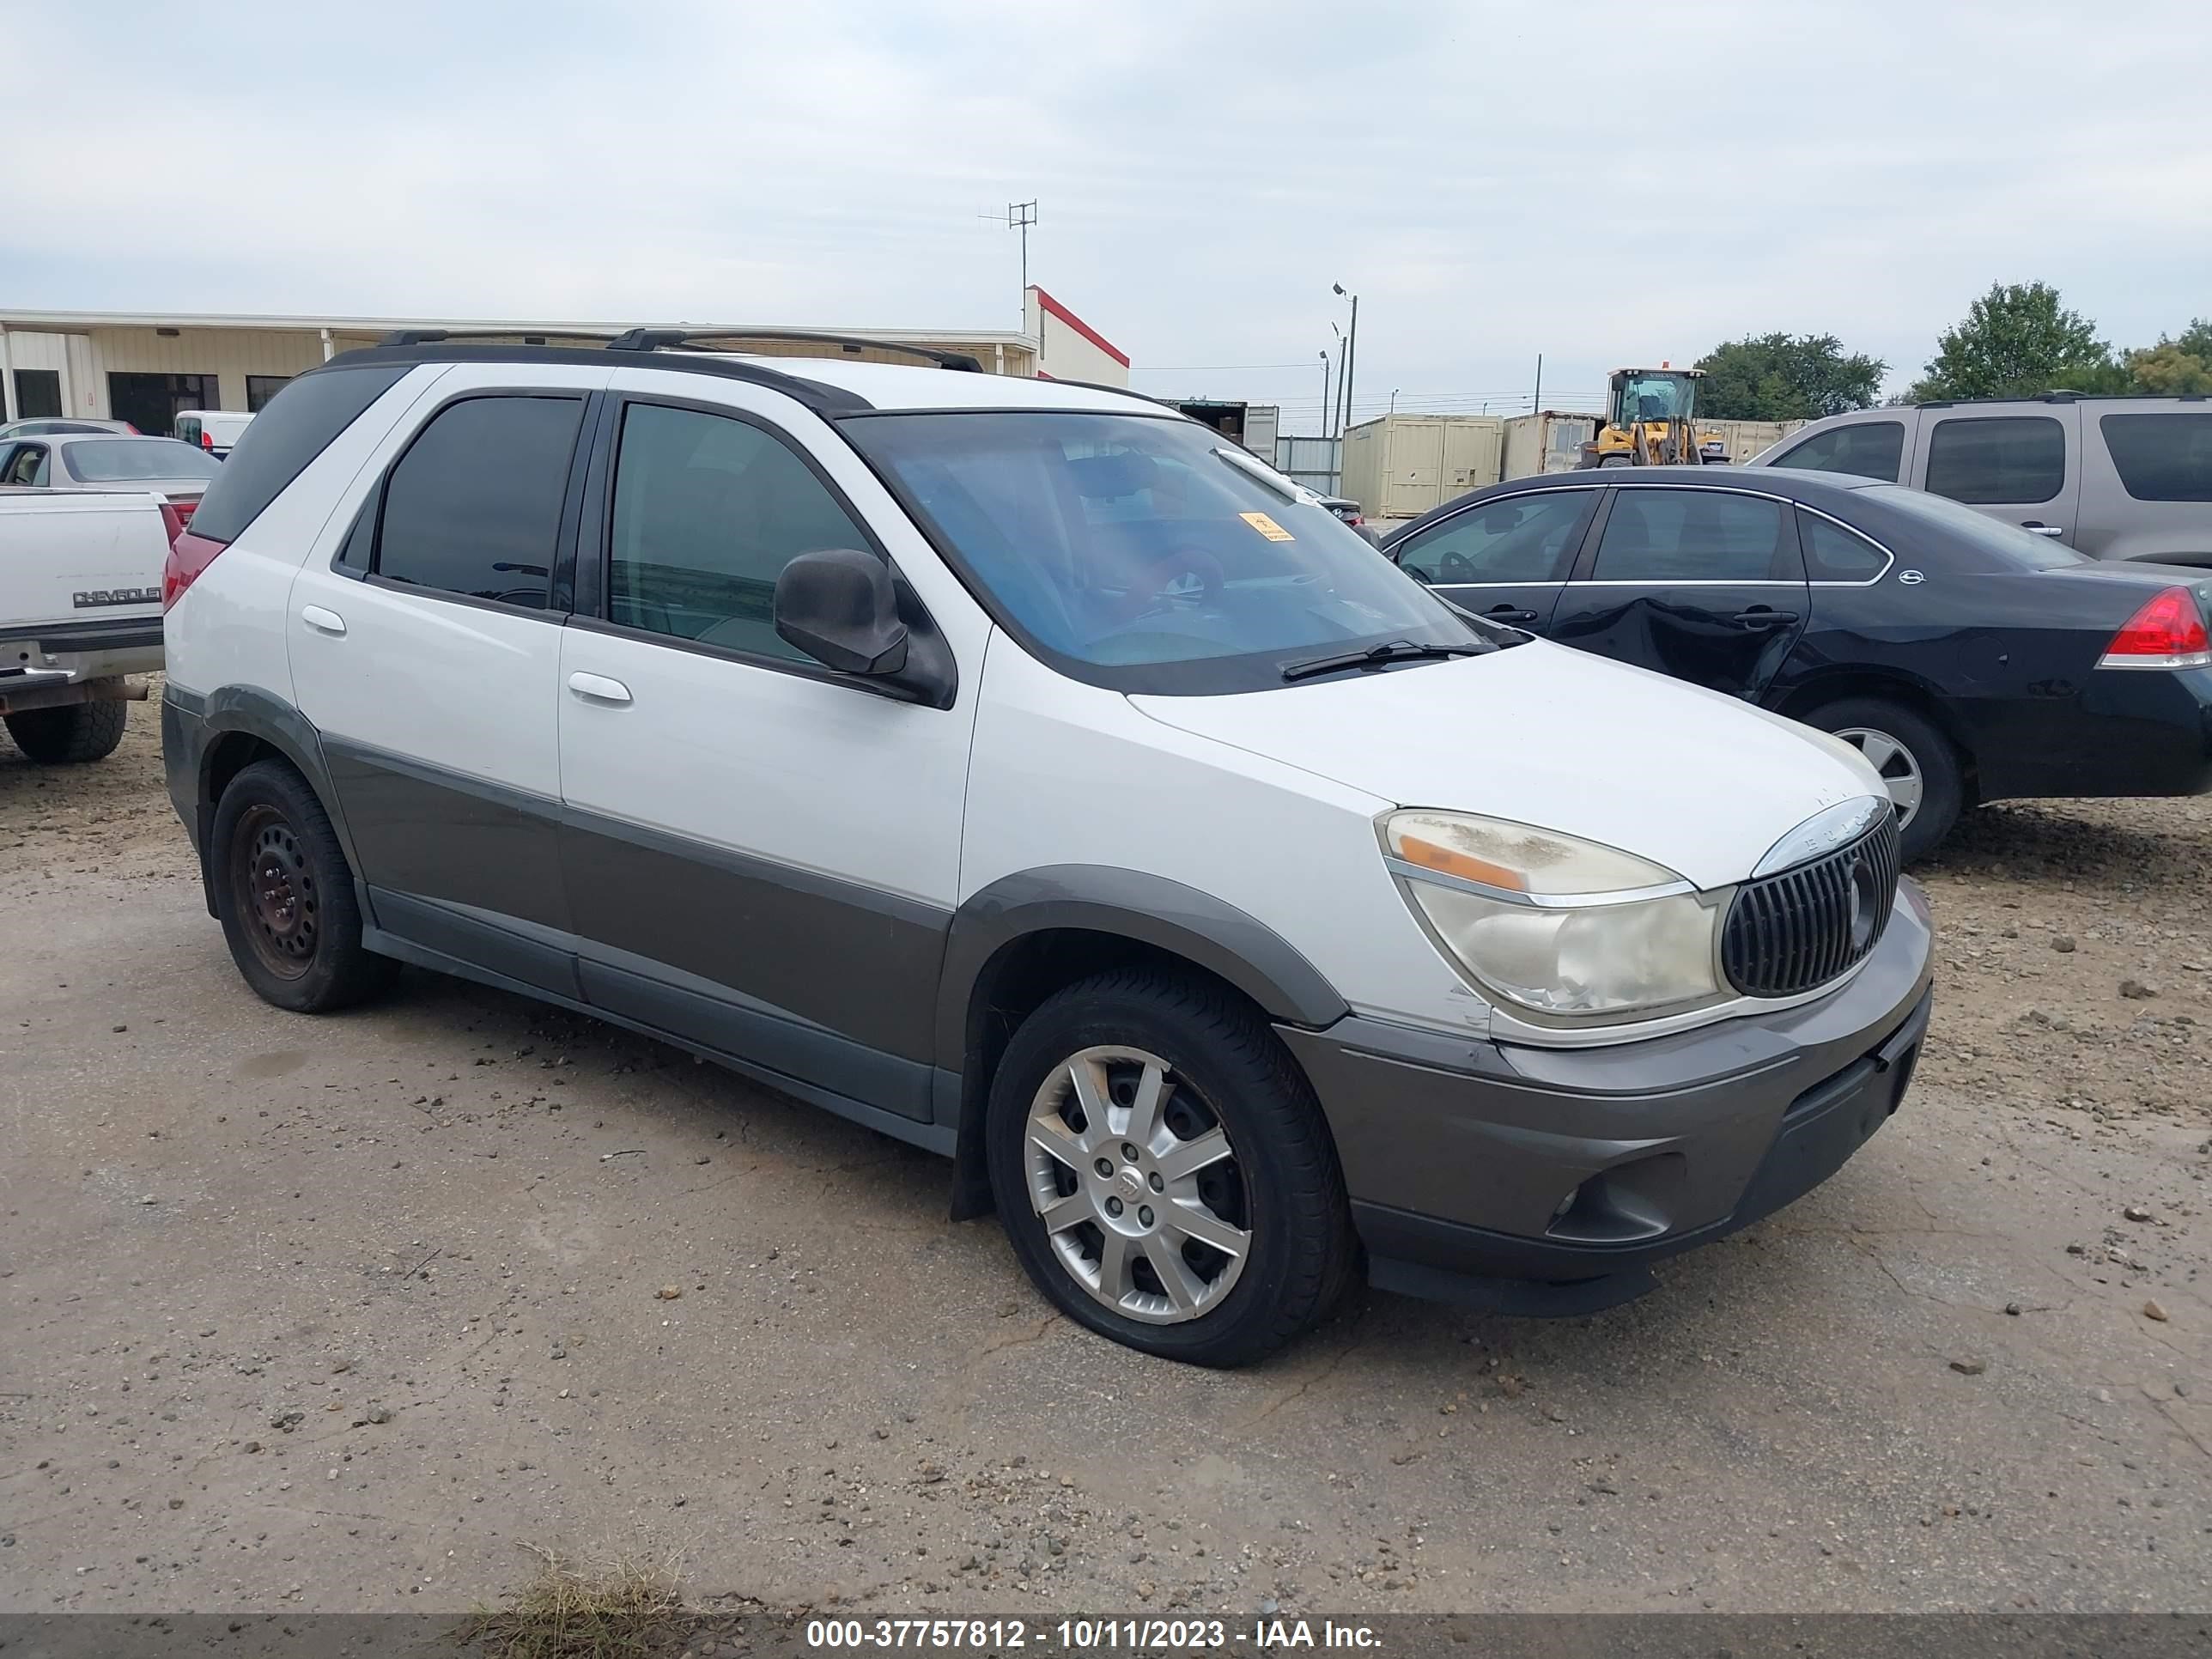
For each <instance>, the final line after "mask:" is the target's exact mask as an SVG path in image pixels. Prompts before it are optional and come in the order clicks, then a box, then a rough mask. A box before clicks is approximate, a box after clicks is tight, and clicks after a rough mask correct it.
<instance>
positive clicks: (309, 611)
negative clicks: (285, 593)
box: [300, 605, 345, 636]
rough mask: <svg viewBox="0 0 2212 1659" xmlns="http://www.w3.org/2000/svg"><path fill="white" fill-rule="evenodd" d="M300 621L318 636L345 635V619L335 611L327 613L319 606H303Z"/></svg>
mask: <svg viewBox="0 0 2212 1659" xmlns="http://www.w3.org/2000/svg"><path fill="white" fill-rule="evenodd" d="M300 620H301V622H303V623H307V626H308V627H310V628H312V629H314V630H315V632H317V633H318V634H329V635H333V636H342V635H343V634H344V633H345V618H344V617H341V616H340V615H338V613H337V611H325V609H324V608H323V607H322V606H321V605H301V607H300Z"/></svg>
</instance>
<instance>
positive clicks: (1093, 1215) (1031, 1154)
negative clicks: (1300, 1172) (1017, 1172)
mask: <svg viewBox="0 0 2212 1659" xmlns="http://www.w3.org/2000/svg"><path fill="white" fill-rule="evenodd" d="M1024 1158H1025V1163H1026V1166H1027V1169H1028V1173H1029V1185H1030V1207H1031V1208H1032V1209H1034V1210H1035V1211H1036V1216H1037V1219H1038V1220H1040V1221H1042V1223H1043V1224H1044V1231H1045V1237H1047V1238H1048V1240H1050V1241H1051V1243H1052V1249H1053V1254H1054V1255H1055V1256H1057V1257H1058V1258H1059V1259H1060V1266H1061V1267H1064V1268H1066V1270H1067V1272H1068V1273H1070V1274H1071V1275H1072V1276H1073V1278H1074V1279H1075V1281H1076V1283H1078V1284H1079V1285H1082V1286H1083V1288H1084V1289H1085V1291H1088V1292H1089V1293H1090V1294H1091V1296H1093V1297H1097V1299H1098V1300H1099V1301H1100V1302H1103V1303H1104V1304H1106V1305H1107V1306H1108V1307H1109V1308H1111V1309H1113V1310H1114V1311H1115V1312H1116V1313H1118V1314H1121V1316H1124V1317H1125V1318H1129V1319H1141V1320H1143V1321H1145V1322H1147V1323H1149V1324H1155V1325H1176V1324H1181V1323H1182V1322H1184V1321H1186V1320H1191V1319H1196V1318H1198V1317H1200V1316H1201V1315H1203V1314H1205V1313H1206V1312H1208V1311H1209V1310H1212V1307H1213V1306H1214V1304H1217V1303H1218V1302H1219V1301H1220V1300H1221V1298H1222V1297H1225V1296H1226V1295H1228V1294H1229V1291H1230V1290H1231V1287H1232V1286H1233V1285H1235V1284H1236V1283H1237V1275H1238V1274H1240V1273H1243V1271H1244V1262H1245V1259H1246V1258H1247V1257H1248V1256H1249V1255H1250V1254H1251V1249H1252V1234H1251V1231H1250V1228H1251V1209H1250V1206H1249V1202H1248V1200H1247V1194H1246V1191H1245V1186H1244V1177H1243V1174H1242V1172H1241V1171H1240V1170H1238V1169H1237V1154H1236V1152H1235V1150H1234V1149H1233V1148H1232V1147H1231V1146H1230V1144H1229V1136H1228V1134H1227V1133H1226V1132H1225V1131H1224V1130H1223V1128H1222V1127H1221V1121H1220V1119H1219V1118H1218V1117H1217V1116H1216V1115H1214V1113H1213V1112H1212V1109H1210V1108H1209V1107H1207V1106H1206V1103H1205V1102H1204V1101H1203V1100H1201V1099H1200V1097H1199V1096H1198V1094H1197V1091H1194V1090H1193V1089H1192V1088H1190V1087H1189V1085H1187V1084H1185V1083H1184V1082H1182V1079H1179V1078H1177V1077H1176V1073H1175V1072H1174V1069H1173V1068H1172V1067H1170V1066H1169V1065H1168V1063H1167V1061H1165V1060H1162V1059H1161V1058H1160V1057H1159V1056H1158V1054H1147V1053H1146V1052H1145V1051H1144V1050H1143V1049H1141V1048H1118V1047H1109V1048H1085V1050H1083V1052H1082V1053H1080V1054H1074V1055H1072V1056H1071V1057H1070V1058H1069V1059H1068V1060H1066V1062H1065V1063H1064V1064H1062V1065H1060V1066H1058V1067H1056V1068H1055V1069H1054V1071H1053V1073H1051V1075H1049V1076H1048V1077H1047V1078H1046V1079H1045V1080H1044V1084H1043V1086H1042V1087H1041V1088H1040V1089H1038V1091H1036V1099H1034V1100H1032V1101H1031V1102H1030V1116H1029V1135H1028V1141H1027V1145H1026V1146H1025V1148H1024Z"/></svg>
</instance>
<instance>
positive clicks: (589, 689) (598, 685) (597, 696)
mask: <svg viewBox="0 0 2212 1659" xmlns="http://www.w3.org/2000/svg"><path fill="white" fill-rule="evenodd" d="M568 689H569V690H571V691H574V693H575V694H576V695H577V696H580V697H583V698H586V699H587V700H589V701H590V702H613V703H627V702H629V700H630V698H629V687H628V686H626V685H624V684H623V683H622V682H621V681H620V680H611V679H609V678H607V677H606V676H605V674H586V673H584V672H583V671H580V670H579V671H577V672H575V673H574V674H571V675H569V676H568Z"/></svg>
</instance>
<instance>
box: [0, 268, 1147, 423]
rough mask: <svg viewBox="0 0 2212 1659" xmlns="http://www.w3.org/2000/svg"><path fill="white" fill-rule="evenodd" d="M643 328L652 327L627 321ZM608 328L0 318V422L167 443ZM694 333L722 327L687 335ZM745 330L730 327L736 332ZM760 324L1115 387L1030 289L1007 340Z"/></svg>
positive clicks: (1088, 343)
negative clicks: (429, 360) (74, 419)
mask: <svg viewBox="0 0 2212 1659" xmlns="http://www.w3.org/2000/svg"><path fill="white" fill-rule="evenodd" d="M634 320H645V321H652V320H654V319H634ZM629 326H631V324H630V323H629V322H622V323H581V322H552V321H547V320H542V319H541V320H537V321H516V320H513V319H482V318H425V317H283V316H267V317H257V316H224V315H190V314H182V313H179V314H170V315H164V314H161V313H150V312H148V313H139V312H105V311H82V312H64V311H28V310H9V309H6V308H4V307H0V419H4V420H14V419H18V418H21V417H23V416H33V415H77V416H94V417H98V418H104V419H116V420H126V421H129V422H131V424H132V425H134V426H136V427H137V428H138V429H139V430H140V431H142V432H152V433H167V431H168V430H169V429H170V422H172V421H173V418H174V417H175V415H176V413H177V411H178V410H184V409H233V410H258V409H259V408H260V407H261V406H262V404H264V403H266V402H268V400H269V399H270V398H272V397H274V396H276V391H277V388H279V387H280V386H283V384H284V382H285V381H286V380H289V379H290V378H291V377H292V376H293V375H295V374H300V373H301V372H302V371H303V370H306V369H308V368H313V367H314V366H315V365H316V364H317V363H319V362H325V361H326V360H327V359H329V358H331V357H332V356H336V355H337V353H339V352H341V351H349V350H352V349H354V348H356V347H357V346H367V345H374V344H375V343H377V341H379V340H380V339H381V338H382V337H384V336H385V335H386V334H389V333H391V332H392V331H394V330H395V329H403V328H417V329H421V328H446V329H453V330H463V329H491V330H498V331H501V332H506V333H513V334H519V335H523V336H528V335H530V334H532V333H538V332H542V333H544V334H547V335H549V336H550V335H555V334H558V333H560V332H562V331H577V332H582V333H610V332H615V331H620V330H622V329H624V328H627V327H629ZM691 326H696V327H702V328H704V327H712V328H714V329H717V330H720V329H722V328H723V327H725V326H726V325H722V324H719V323H717V324H711V325H709V324H703V323H702V324H695V325H691ZM762 326H766V325H763V324H760V323H758V322H755V323H752V324H748V325H735V326H732V327H731V331H732V332H737V333H742V332H743V331H744V328H745V327H762ZM774 326H776V327H779V328H790V329H793V330H798V331H810V332H816V333H824V334H848V335H860V336H864V337H869V338H873V339H883V340H890V341H894V342H896V343H900V344H903V345H920V346H929V347H933V348H934V349H939V350H945V351H961V352H965V353H967V354H968V355H969V356H972V357H974V358H975V360H976V361H977V362H980V363H981V365H982V366H983V368H985V369H986V370H987V371H989V372H990V373H992V374H1018V375H1028V376H1046V377H1049V378H1056V379H1060V380H1091V381H1097V382H1101V383H1103V384H1106V385H1110V386H1127V384H1128V383H1129V359H1128V357H1127V355H1125V354H1124V353H1123V352H1122V351H1121V349H1119V348H1118V347H1116V346H1114V345H1112V344H1111V343H1109V342H1108V341H1107V339H1106V338H1105V337H1104V336H1103V335H1102V334H1100V333H1099V332H1098V331H1097V330H1096V329H1094V328H1092V327H1091V325H1089V324H1088V323H1085V321H1083V319H1081V318H1079V317H1078V316H1076V314H1075V313H1073V312H1072V311H1070V310H1069V309H1068V308H1067V307H1066V306H1064V305H1062V304H1060V301H1057V300H1054V298H1053V297H1052V296H1051V295H1048V294H1047V293H1046V292H1045V291H1044V290H1043V289H1040V288H1036V287H1031V288H1030V289H1029V290H1028V291H1027V293H1026V294H1024V296H1023V326H1022V328H1021V329H1019V330H1006V331H994V330H990V329H937V328H921V329H916V328H831V327H828V326H821V325H793V324H778V325H774ZM747 349H749V350H757V351H758V352H759V353H760V354H761V355H762V356H857V357H859V358H860V359H861V360H862V361H869V360H874V361H879V362H911V361H913V360H912V359H911V358H909V357H902V356H899V355H898V354H896V353H893V352H882V351H874V350H865V349H864V350H861V351H859V352H848V351H847V350H845V349H843V348H841V347H839V346H837V345H835V344H822V343H812V342H800V341H769V340H763V341H761V342H759V343H757V344H753V343H748V346H747Z"/></svg>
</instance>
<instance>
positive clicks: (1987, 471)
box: [1927, 415, 2066, 506]
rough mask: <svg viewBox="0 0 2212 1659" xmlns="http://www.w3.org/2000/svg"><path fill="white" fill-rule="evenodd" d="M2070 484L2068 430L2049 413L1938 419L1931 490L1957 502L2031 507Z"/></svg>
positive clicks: (1930, 460)
mask: <svg viewBox="0 0 2212 1659" xmlns="http://www.w3.org/2000/svg"><path fill="white" fill-rule="evenodd" d="M2065 482H2066V428H2064V427H2063V426H2061V425H2059V423H2058V422H2056V421H2054V420H2052V419H2051V417H2050V416H2048V415H1996V416H1975V417H1967V418H1960V419H1953V420H1948V421H1938V422H1936V430H1935V432H1934V433H1933V434H1932V435H1930V436H1929V440H1928V485H1927V487H1928V489H1929V491H1930V492H1932V493H1933V494H1935V495H1948V496H1949V497H1950V498H1951V499H1952V500H1953V501H1965V502H1967V503H1968V504H1969V505H1972V504H1973V503H1976V502H1991V503H1995V502H2004V503H2007V504H2008V505H2014V506H2027V505H2028V504H2030V503H2032V502H2035V501H2050V500H2051V498H2052V497H2053V496H2055V495H2057V494H2058V491H2059V489H2060V488H2061V486H2063V484H2064V483H2065Z"/></svg>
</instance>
